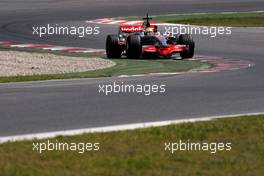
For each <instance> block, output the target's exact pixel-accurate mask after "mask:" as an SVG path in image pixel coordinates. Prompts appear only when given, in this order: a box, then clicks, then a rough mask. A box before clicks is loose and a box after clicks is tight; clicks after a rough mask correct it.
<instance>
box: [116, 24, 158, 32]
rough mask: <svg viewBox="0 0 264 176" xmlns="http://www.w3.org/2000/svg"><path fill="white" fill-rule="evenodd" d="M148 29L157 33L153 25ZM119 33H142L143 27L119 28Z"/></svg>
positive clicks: (156, 28)
mask: <svg viewBox="0 0 264 176" xmlns="http://www.w3.org/2000/svg"><path fill="white" fill-rule="evenodd" d="M150 28H153V31H154V32H157V30H158V27H157V26H155V25H151V26H150ZM120 31H121V32H124V33H133V32H143V31H144V27H143V26H141V25H140V26H139V25H138V26H120Z"/></svg>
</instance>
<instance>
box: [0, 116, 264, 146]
mask: <svg viewBox="0 0 264 176" xmlns="http://www.w3.org/2000/svg"><path fill="white" fill-rule="evenodd" d="M263 114H264V112H259V113H245V114H233V115H220V116H209V117H203V118H190V119H179V120H167V121H156V122H143V123H134V124H124V125H114V126H105V127H95V128H84V129H76V130H65V131H55V132H46V133H34V134H24V135H16V136H5V137H0V144H2V143H6V142H15V141H23V140H34V139H46V138H54V137H57V136H73V135H80V134H84V133H99V132H100V133H102V132H114V131H126V130H134V129H142V128H150V127H161V126H167V125H174V124H180V123H191V122H201V121H210V120H215V119H220V118H230V117H240V116H253V115H263Z"/></svg>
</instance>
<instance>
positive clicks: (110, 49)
mask: <svg viewBox="0 0 264 176" xmlns="http://www.w3.org/2000/svg"><path fill="white" fill-rule="evenodd" d="M118 40H119V39H118V35H108V36H107V38H106V56H107V58H120V57H121V54H122V51H121V49H120V48H119V46H118Z"/></svg>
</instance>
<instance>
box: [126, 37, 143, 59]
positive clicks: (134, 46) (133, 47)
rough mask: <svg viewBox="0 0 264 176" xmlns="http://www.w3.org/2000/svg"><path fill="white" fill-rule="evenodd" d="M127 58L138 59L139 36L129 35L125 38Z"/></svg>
mask: <svg viewBox="0 0 264 176" xmlns="http://www.w3.org/2000/svg"><path fill="white" fill-rule="evenodd" d="M126 53H127V57H128V58H131V59H138V58H140V56H141V53H142V45H141V38H140V36H139V35H130V36H128V37H127V50H126Z"/></svg>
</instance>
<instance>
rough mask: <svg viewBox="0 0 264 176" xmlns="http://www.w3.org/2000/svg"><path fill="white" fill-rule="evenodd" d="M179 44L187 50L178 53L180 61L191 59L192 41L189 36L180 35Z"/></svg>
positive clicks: (192, 52)
mask: <svg viewBox="0 0 264 176" xmlns="http://www.w3.org/2000/svg"><path fill="white" fill-rule="evenodd" d="M179 44H182V45H187V46H188V47H189V49H188V50H187V51H182V52H180V56H181V58H182V59H185V58H192V57H193V55H194V47H195V44H194V41H193V38H192V36H191V35H189V34H181V35H180V36H179Z"/></svg>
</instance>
